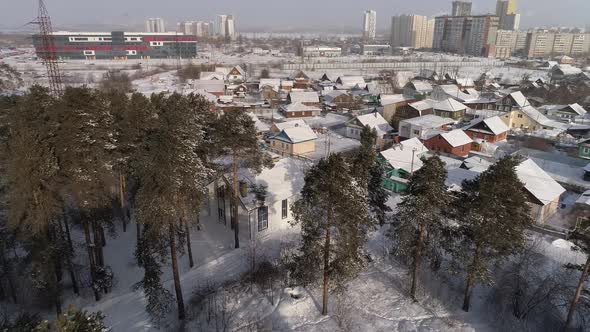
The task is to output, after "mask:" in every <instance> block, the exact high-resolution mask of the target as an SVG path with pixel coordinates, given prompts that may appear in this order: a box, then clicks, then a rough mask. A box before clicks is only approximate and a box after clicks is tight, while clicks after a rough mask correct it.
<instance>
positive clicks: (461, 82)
mask: <svg viewBox="0 0 590 332" xmlns="http://www.w3.org/2000/svg"><path fill="white" fill-rule="evenodd" d="M455 81H457V84H459V85H461V86H463V87H468V86H475V83H474V82H473V79H471V78H469V77H467V78H457V79H456V80H455Z"/></svg>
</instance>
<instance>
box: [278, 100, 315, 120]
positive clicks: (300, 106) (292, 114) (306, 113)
mask: <svg viewBox="0 0 590 332" xmlns="http://www.w3.org/2000/svg"><path fill="white" fill-rule="evenodd" d="M312 104H313V103H312ZM281 111H282V112H283V113H284V114H285V116H286V117H287V118H307V117H312V116H318V115H320V113H321V112H322V109H321V108H319V107H317V106H313V105H310V106H308V105H306V104H305V103H303V102H299V101H297V102H294V103H291V104H288V105H283V106H282V107H281Z"/></svg>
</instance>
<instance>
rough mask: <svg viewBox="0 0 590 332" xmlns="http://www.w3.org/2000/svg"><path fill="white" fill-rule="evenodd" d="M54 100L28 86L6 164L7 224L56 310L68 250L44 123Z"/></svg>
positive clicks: (15, 118) (54, 159)
mask: <svg viewBox="0 0 590 332" xmlns="http://www.w3.org/2000/svg"><path fill="white" fill-rule="evenodd" d="M54 104H55V100H54V99H53V98H52V97H51V96H50V95H49V93H48V90H47V89H44V88H41V87H33V88H32V89H31V91H30V93H29V94H28V95H27V96H25V97H24V98H23V99H22V100H20V101H19V103H18V104H17V105H16V108H15V110H14V112H12V113H11V114H10V118H11V121H10V134H9V136H8V142H7V149H6V152H7V156H8V159H7V161H6V168H7V178H8V204H9V211H8V212H9V215H8V219H9V226H10V227H11V229H12V230H13V231H14V232H15V233H16V235H17V236H18V237H19V238H20V240H21V241H22V242H23V246H24V247H25V248H26V249H27V251H28V252H29V254H30V257H31V269H32V273H31V274H30V276H31V278H32V279H33V281H34V283H35V285H36V289H37V290H39V294H41V295H44V296H45V295H46V296H47V297H46V299H49V300H51V301H52V302H53V303H54V304H55V308H56V311H57V312H58V313H59V312H60V311H61V302H60V294H61V285H60V280H61V269H62V266H63V259H64V258H66V257H69V253H67V252H66V251H65V248H66V247H67V246H66V241H65V239H64V237H63V234H62V233H61V232H60V231H59V229H60V226H59V223H58V222H57V221H58V219H59V218H60V216H61V206H62V205H63V202H62V201H61V199H60V192H59V187H60V180H59V172H58V170H59V166H58V160H57V157H56V155H55V153H54V146H53V141H52V139H51V135H52V133H51V126H50V123H47V122H48V117H49V114H50V110H51V109H52V108H53V107H54ZM4 258H6V257H5V256H4ZM71 275H72V282H73V283H74V284H75V283H76V281H75V279H74V278H73V274H71Z"/></svg>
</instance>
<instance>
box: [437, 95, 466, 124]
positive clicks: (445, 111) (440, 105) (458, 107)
mask: <svg viewBox="0 0 590 332" xmlns="http://www.w3.org/2000/svg"><path fill="white" fill-rule="evenodd" d="M432 109H433V110H434V114H435V115H438V116H440V117H443V118H451V119H453V120H456V121H457V120H460V119H462V118H463V117H464V116H465V113H466V112H467V106H465V105H463V104H461V103H460V102H458V101H456V100H455V99H452V98H448V99H446V100H441V101H439V102H436V103H435V104H434V105H432Z"/></svg>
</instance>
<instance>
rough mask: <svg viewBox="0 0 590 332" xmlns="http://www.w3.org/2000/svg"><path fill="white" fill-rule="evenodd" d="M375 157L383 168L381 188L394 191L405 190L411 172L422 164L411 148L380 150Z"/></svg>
mask: <svg viewBox="0 0 590 332" xmlns="http://www.w3.org/2000/svg"><path fill="white" fill-rule="evenodd" d="M377 159H378V160H379V162H380V163H381V164H382V165H383V166H384V168H385V177H384V180H383V188H385V189H387V190H390V191H392V192H395V193H399V192H403V191H405V190H406V188H407V186H408V181H409V180H408V179H409V178H410V176H411V175H412V173H414V172H415V171H417V170H419V169H420V168H422V166H423V163H422V160H420V158H419V157H418V154H417V151H416V150H414V149H412V148H403V147H395V148H391V149H388V150H385V151H382V152H381V153H380V154H379V156H378V158H377Z"/></svg>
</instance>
